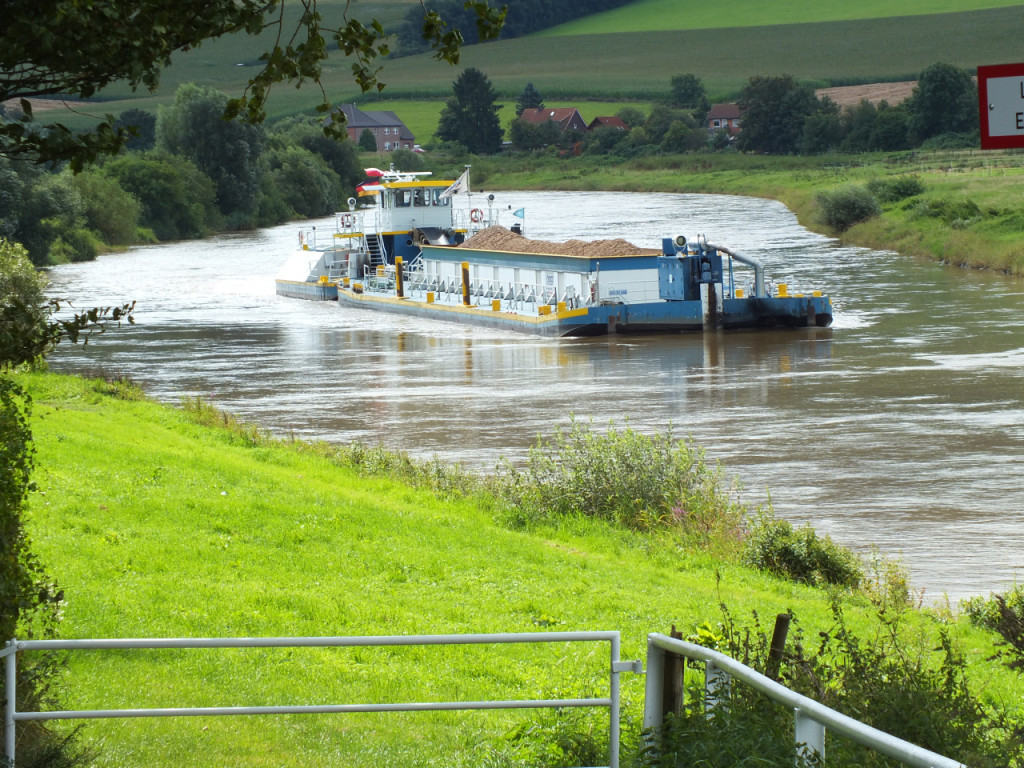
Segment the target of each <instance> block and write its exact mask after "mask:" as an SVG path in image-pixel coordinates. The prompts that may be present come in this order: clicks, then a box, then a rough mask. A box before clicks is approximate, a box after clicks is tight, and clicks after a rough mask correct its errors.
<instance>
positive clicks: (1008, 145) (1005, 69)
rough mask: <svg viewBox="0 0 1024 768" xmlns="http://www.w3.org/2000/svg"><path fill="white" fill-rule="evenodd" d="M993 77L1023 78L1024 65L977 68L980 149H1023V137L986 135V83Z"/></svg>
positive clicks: (987, 127)
mask: <svg viewBox="0 0 1024 768" xmlns="http://www.w3.org/2000/svg"><path fill="white" fill-rule="evenodd" d="M993 77H1024V64H993V65H990V66H983V67H978V117H979V118H980V121H981V148H982V149H1019V148H1024V135H1021V136H989V135H988V131H989V126H988V81H989V78H993Z"/></svg>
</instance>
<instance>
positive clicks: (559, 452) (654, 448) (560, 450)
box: [496, 419, 744, 545]
mask: <svg viewBox="0 0 1024 768" xmlns="http://www.w3.org/2000/svg"><path fill="white" fill-rule="evenodd" d="M496 485H497V489H498V491H497V492H498V494H499V496H501V498H503V499H504V500H505V501H506V502H508V503H510V504H511V505H512V506H513V507H514V508H515V510H516V512H517V514H518V515H519V516H520V522H531V521H537V520H546V519H552V518H557V517H563V516H570V517H571V516H576V515H585V516H588V517H595V518H600V519H605V520H609V521H612V522H615V523H619V524H621V525H624V526H626V527H628V528H632V529H634V530H648V529H651V528H653V527H655V526H659V525H667V526H672V527H676V528H678V529H679V530H680V531H682V532H683V533H684V534H686V535H687V536H688V537H690V538H692V539H693V540H694V542H695V543H699V544H702V545H707V544H709V543H711V542H712V541H716V542H724V543H726V544H728V543H729V542H738V541H739V538H740V535H741V531H742V524H743V517H744V509H743V508H742V507H741V506H740V505H739V504H738V503H737V502H736V501H734V500H733V498H732V497H731V496H730V494H729V493H728V492H727V491H726V490H723V488H722V486H721V478H720V472H719V470H718V468H717V467H714V468H713V467H709V466H708V465H707V463H706V462H705V459H704V452H703V450H701V449H699V448H696V447H695V446H693V444H692V443H689V442H686V441H681V440H676V439H674V438H673V436H672V433H671V430H670V431H669V432H667V433H664V434H656V435H643V434H640V433H639V432H635V431H634V430H632V429H630V428H628V427H627V428H626V429H624V430H622V431H619V430H617V429H615V428H614V425H609V428H608V431H607V432H606V433H604V434H599V433H597V432H595V431H594V430H593V429H592V428H591V426H590V425H589V424H581V423H580V422H578V421H576V420H575V419H573V420H572V423H571V425H570V427H569V430H568V431H567V432H564V431H562V430H561V429H556V430H555V437H554V440H553V441H552V442H550V443H546V442H543V441H542V440H540V439H538V441H537V443H536V445H535V446H534V447H533V448H531V449H530V454H529V458H528V460H527V464H526V467H525V468H524V469H523V470H517V469H516V468H514V467H513V466H512V465H511V464H509V463H508V462H507V461H503V462H502V464H501V465H500V466H499V471H498V477H497V478H496Z"/></svg>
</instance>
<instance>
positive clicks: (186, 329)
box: [51, 192, 1024, 602]
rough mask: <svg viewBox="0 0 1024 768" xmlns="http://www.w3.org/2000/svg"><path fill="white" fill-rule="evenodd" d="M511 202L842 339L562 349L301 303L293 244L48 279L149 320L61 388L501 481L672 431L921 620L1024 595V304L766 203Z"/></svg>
mask: <svg viewBox="0 0 1024 768" xmlns="http://www.w3.org/2000/svg"><path fill="white" fill-rule="evenodd" d="M497 197H498V199H497V200H496V202H495V204H496V205H500V207H501V208H502V209H505V208H506V207H508V208H509V209H510V210H511V209H518V208H524V209H525V212H526V216H525V220H524V221H525V226H526V234H528V235H529V236H532V237H537V238H542V239H552V240H565V239H569V238H571V237H575V238H579V239H583V240H593V239H599V238H609V237H625V238H626V239H628V240H630V241H631V242H634V243H635V244H637V245H641V246H649V247H660V242H661V238H662V237H663V236H674V235H677V234H685V235H687V236H688V237H692V236H694V235H698V234H703V235H706V236H707V238H708V240H710V241H712V242H718V243H721V244H723V245H727V246H729V247H731V248H733V249H739V250H741V251H745V252H748V253H750V254H752V255H756V256H758V257H759V258H761V259H762V261H764V263H765V266H766V271H767V273H768V275H769V276H770V277H771V278H772V279H774V280H775V281H777V282H786V283H788V284H789V286H790V289H791V291H809V290H812V289H821V290H823V291H825V292H826V293H827V294H828V295H830V296H831V297H832V302H833V306H834V309H835V322H834V324H833V326H832V327H831V328H829V329H805V330H796V331H782V332H774V331H771V332H729V333H720V334H708V335H704V334H692V335H675V336H661V337H643V338H640V337H629V336H618V337H614V336H613V337H608V338H599V339H576V340H564V339H563V340H558V339H545V338H538V337H532V336H525V335H519V334H514V333H511V332H498V331H487V330H481V329H473V328H466V327H463V326H458V325H449V324H443V323H427V322H424V321H420V320H413V319H401V318H394V317H390V316H388V315H385V314H380V313H374V312H367V311H364V310H359V309H349V308H341V307H339V306H337V305H335V304H333V303H331V304H317V303H312V302H302V301H297V300H293V299H284V298H280V297H278V296H276V295H275V294H274V285H273V277H274V275H275V274H276V272H277V269H278V268H279V266H280V264H281V263H282V262H283V260H284V258H285V257H286V256H287V254H288V253H290V252H291V250H293V249H294V247H295V246H296V244H297V238H296V233H297V231H298V226H297V225H285V226H281V227H276V228H272V229H267V230H263V231H259V232H253V233H245V234H234V235H224V236H219V237H216V238H212V239H209V240H206V241H202V242H183V243H174V244H167V245H160V246H150V247H140V248H135V249H132V250H130V251H127V252H125V253H120V254H111V255H105V256H101V257H100V258H99V260H98V261H96V262H92V263H86V264H75V265H66V266H61V267H57V268H55V269H53V271H52V284H51V291H52V293H53V294H54V295H60V296H67V297H73V298H74V300H75V303H76V304H77V305H78V306H80V307H86V306H93V305H95V304H98V303H100V304H110V303H120V302H121V301H122V300H130V299H134V300H136V301H137V302H138V304H137V310H136V324H135V325H134V326H132V327H125V328H122V329H120V330H117V331H116V332H112V333H109V334H105V335H103V336H99V337H96V338H94V339H93V341H92V342H90V343H89V344H88V345H87V346H84V347H83V346H72V345H61V347H60V348H59V349H58V351H57V352H56V353H55V354H54V355H53V356H52V358H51V364H52V367H53V368H54V369H56V370H62V371H74V372H82V371H95V370H98V369H102V370H103V371H106V372H107V373H112V374H123V375H126V376H129V377H131V378H132V379H134V380H135V381H137V382H139V383H141V384H142V385H144V386H145V388H146V390H147V391H148V392H149V393H150V394H152V395H153V396H155V397H157V398H158V399H160V400H164V401H167V402H171V403H177V402H180V400H181V398H182V397H184V396H186V395H200V396H203V397H205V398H209V399H210V400H211V401H213V402H214V403H215V404H216V405H217V406H218V407H220V408H222V409H224V410H227V411H229V412H231V413H233V414H236V415H237V416H239V417H241V418H243V419H245V420H249V421H254V422H257V423H259V424H261V425H263V426H264V427H266V428H268V429H270V430H272V431H274V432H275V433H278V434H281V435H294V436H297V437H303V438H320V439H325V440H332V441H350V440H356V439H358V440H362V441H364V442H367V443H369V444H377V443H383V444H385V445H388V446H390V447H395V448H401V449H404V450H407V451H409V452H410V453H413V454H415V455H420V456H430V455H435V454H436V455H438V456H440V457H442V458H444V459H448V460H452V461H459V462H463V463H465V464H467V465H471V466H474V467H480V468H483V469H491V468H493V467H494V465H495V463H496V462H497V460H498V459H499V457H501V456H504V457H507V458H509V459H512V460H514V461H516V460H521V459H522V458H523V457H524V456H525V455H526V452H527V451H528V449H529V446H530V445H531V444H532V443H534V442H535V440H536V438H537V436H538V435H544V436H550V435H551V434H552V432H553V430H554V428H555V427H556V426H565V425H566V424H568V422H569V418H570V415H575V417H576V418H577V419H592V420H593V423H594V425H595V426H596V427H599V428H604V427H606V426H607V425H608V424H609V423H610V422H613V421H614V423H615V424H616V425H618V426H620V427H621V426H625V425H626V424H627V423H628V425H629V426H631V427H633V428H635V429H638V430H642V431H653V430H664V429H665V428H666V427H667V426H668V425H670V424H671V425H672V429H673V431H674V433H675V434H677V435H679V436H690V437H692V438H693V440H694V441H695V442H696V443H698V444H700V445H702V446H704V448H705V449H706V451H707V455H708V457H709V458H710V459H712V460H713V461H718V462H720V463H721V465H722V467H723V470H724V473H725V475H726V476H727V477H737V478H738V479H739V481H740V482H741V484H742V486H743V489H744V490H743V495H742V498H743V499H744V500H745V501H746V502H748V503H751V504H755V503H760V502H763V501H764V499H765V498H766V494H767V493H770V495H771V501H772V504H773V506H774V508H775V511H776V514H777V515H778V516H780V517H785V518H787V519H789V520H791V521H793V522H794V523H796V524H803V523H805V522H807V523H811V524H812V525H813V526H814V527H815V528H816V529H817V530H818V531H819V532H820V533H827V534H829V535H831V536H832V537H833V538H834V539H836V540H837V541H839V542H842V543H844V544H846V545H848V546H851V547H853V548H854V549H857V550H858V551H862V552H865V553H866V552H868V551H870V548H871V547H872V546H875V547H877V548H878V549H879V550H880V551H881V552H884V553H887V554H889V555H894V556H900V557H902V559H903V561H904V563H905V564H906V565H907V566H908V568H909V570H910V572H911V576H912V583H913V585H914V586H915V587H916V588H918V589H920V590H924V599H925V601H927V602H935V601H941V600H943V599H944V596H948V597H949V598H950V599H951V600H954V601H955V600H958V599H960V598H962V597H965V596H968V595H973V594H988V593H989V592H990V591H993V590H999V589H1003V588H1005V587H1007V586H1009V585H1010V584H1012V583H1014V581H1015V580H1019V579H1020V578H1021V577H1022V576H1024V483H1022V482H1021V478H1022V477H1024V280H1021V279H1019V278H1010V277H1005V276H1002V275H996V274H989V273H982V272H972V271H965V270H961V269H956V268H950V267H944V266H941V265H938V264H934V263H928V262H918V261H915V260H912V259H907V258H901V257H896V256H894V255H892V254H889V253H883V252H878V251H871V250H868V249H863V248H851V247H843V246H841V245H839V244H838V243H837V242H836V241H834V240H831V239H828V238H825V237H823V236H820V235H817V234H815V233H812V232H809V231H808V230H806V229H804V228H802V227H801V226H799V225H798V224H797V222H796V219H795V217H794V216H793V215H792V213H791V212H789V211H788V210H787V209H786V208H785V207H784V206H783V205H781V204H779V203H776V202H773V201H766V200H759V199H754V198H742V197H728V196H716V195H666V194H640V193H635V194H615V193H598V192H593V193H560V192H528V193H527V192H519V193H511V192H510V193H502V194H500V195H498V196H497ZM480 202H482V198H478V197H476V196H474V204H479V203H480ZM508 221H509V222H511V221H512V219H511V217H509V218H508ZM314 223H316V224H317V225H318V226H319V227H320V228H322V230H328V231H329V230H330V228H331V222H330V221H329V220H324V221H321V222H314Z"/></svg>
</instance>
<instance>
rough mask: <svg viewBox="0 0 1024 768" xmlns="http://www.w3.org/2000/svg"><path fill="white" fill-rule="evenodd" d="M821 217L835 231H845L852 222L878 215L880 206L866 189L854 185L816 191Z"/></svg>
mask: <svg viewBox="0 0 1024 768" xmlns="http://www.w3.org/2000/svg"><path fill="white" fill-rule="evenodd" d="M817 199H818V205H819V206H821V210H822V218H823V220H824V222H825V224H827V225H828V226H829V227H831V228H832V229H834V230H836V231H837V232H845V231H846V230H848V229H849V228H850V227H852V226H853V225H854V224H859V223H860V222H862V221H867V220H868V219H870V218H873V217H875V216H878V215H879V214H880V213H881V212H882V207H881V206H880V205H879V204H878V201H877V200H876V199H875V197H874V195H872V194H871V193H870V192H869V191H868V190H867V189H865V188H864V187H858V186H856V185H853V184H851V185H848V186H845V187H840V188H839V189H836V190H833V191H831V192H819V193H818V198H817Z"/></svg>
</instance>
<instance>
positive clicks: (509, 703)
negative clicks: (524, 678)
mask: <svg viewBox="0 0 1024 768" xmlns="http://www.w3.org/2000/svg"><path fill="white" fill-rule="evenodd" d="M576 642H607V643H608V644H609V667H608V672H609V693H608V696H607V697H602V698H581V699H527V700H506V701H448V702H407V703H397V704H320V705H305V706H262V707H183V708H154V709H93V710H67V711H50V712H18V711H17V706H16V703H17V696H16V695H15V691H16V686H17V654H18V653H20V652H27V651H88V650H115V649H117V650H120V649H169V648H175V649H177V648H338V647H381V646H427V645H501V644H511V643H576ZM619 642H620V641H619V633H618V632H530V633H518V634H516V633H508V634H483V635H397V636H388V635H382V636H371V637H272V638H184V639H169V640H168V639H152V640H142V639H137V640H131V639H121V640H11V641H9V642H8V643H7V645H6V647H5V648H4V649H2V650H0V658H3V659H4V667H5V681H6V687H5V694H6V699H7V704H6V707H5V715H4V756H5V757H6V759H7V763H8V765H9V766H10V768H15V751H16V740H15V724H16V723H18V722H21V721H26V720H85V719H97V718H128V717H205V716H213V715H216V716H222V715H284V714H330V713H349V712H425V711H442V710H444V711H452V710H489V709H553V708H562V707H606V708H608V710H609V721H610V722H609V732H608V751H609V764H608V765H609V768H618V765H619V720H620V700H619V674H620V673H621V672H638V671H640V670H639V664H640V663H639V662H630V661H627V662H622V661H620V660H619Z"/></svg>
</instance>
